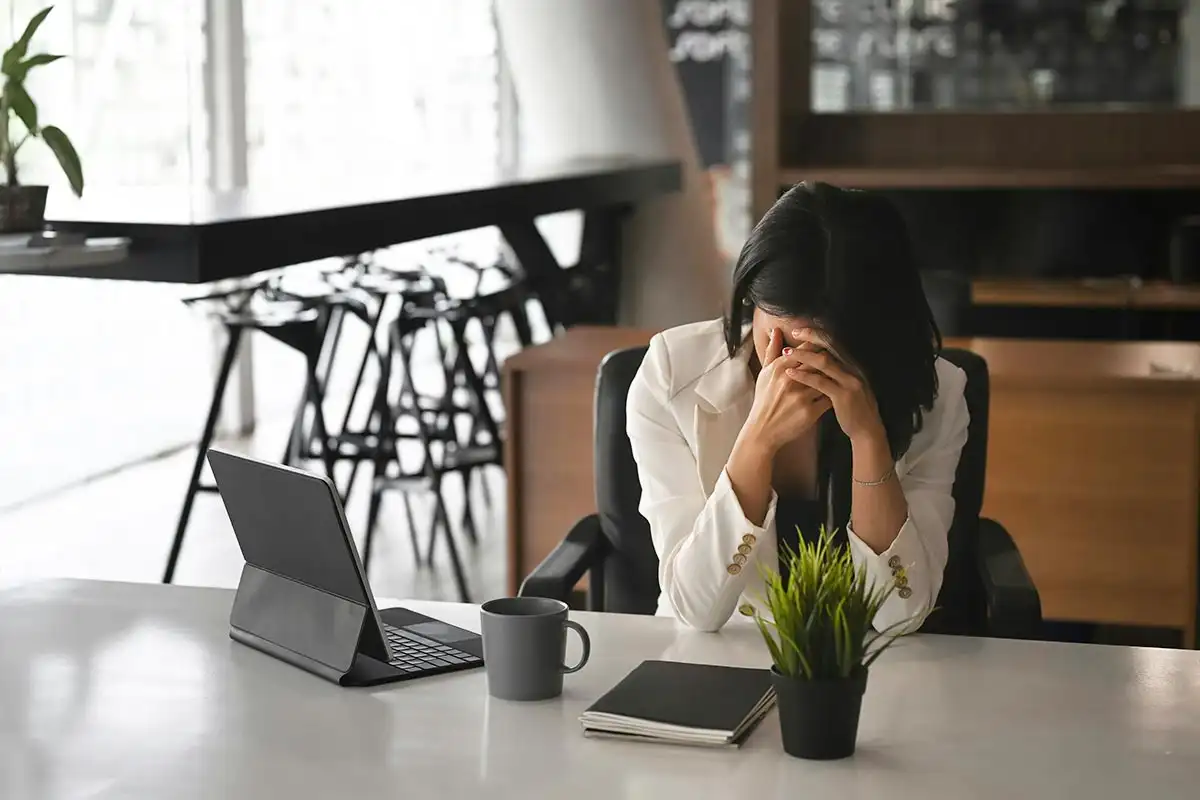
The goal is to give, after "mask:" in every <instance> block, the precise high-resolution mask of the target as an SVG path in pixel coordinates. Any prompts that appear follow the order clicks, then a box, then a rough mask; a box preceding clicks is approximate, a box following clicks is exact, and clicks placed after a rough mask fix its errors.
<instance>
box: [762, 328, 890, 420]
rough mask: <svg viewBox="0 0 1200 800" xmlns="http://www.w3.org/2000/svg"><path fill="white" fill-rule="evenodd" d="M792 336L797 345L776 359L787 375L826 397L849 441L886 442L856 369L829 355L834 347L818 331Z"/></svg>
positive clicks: (867, 388)
mask: <svg viewBox="0 0 1200 800" xmlns="http://www.w3.org/2000/svg"><path fill="white" fill-rule="evenodd" d="M792 337H793V338H794V339H795V340H796V341H797V342H800V343H801V344H800V345H799V346H798V347H796V348H795V349H793V350H789V352H787V353H786V354H785V355H783V356H782V357H781V358H780V359H778V360H777V362H776V363H778V364H780V365H781V366H783V368H784V372H785V374H786V375H787V377H788V378H789V379H790V380H792V381H794V382H795V383H797V384H799V385H800V386H802V387H804V388H806V389H811V390H813V391H816V392H819V393H820V394H821V395H822V396H824V397H827V398H828V399H829V400H830V401H831V403H832V404H833V413H834V414H835V415H837V421H838V425H840V426H841V428H842V432H843V433H845V434H846V436H847V437H849V439H850V440H851V441H852V442H854V441H859V442H865V441H870V440H876V441H877V440H879V439H880V438H882V439H883V440H885V441H886V438H887V433H886V431H885V430H884V427H883V420H882V419H881V418H880V416H879V406H878V405H877V404H876V402H875V395H874V393H872V391H871V387H870V386H868V385H867V382H866V380H865V378H863V377H861V373H860V372H859V370H858V369H856V368H854V367H851V366H848V365H847V364H845V363H843V362H842V361H840V360H839V359H838V358H836V357H835V356H834V355H832V353H833V352H836V349H835V348H834V347H833V345H832V344H831V342H830V341H829V339H828V338H827V337H826V336H825V334H823V333H822V332H820V331H817V330H814V329H812V328H803V329H801V330H796V331H792Z"/></svg>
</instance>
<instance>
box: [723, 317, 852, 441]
mask: <svg viewBox="0 0 1200 800" xmlns="http://www.w3.org/2000/svg"><path fill="white" fill-rule="evenodd" d="M783 353H784V346H783V332H782V331H779V330H775V329H772V330H771V332H770V334H769V338H768V340H767V350H766V353H765V355H764V357H763V365H762V369H761V370H759V373H758V379H757V380H756V381H755V384H754V405H753V407H751V409H750V416H749V417H748V418H747V419H746V426H745V428H743V430H744V431H746V432H750V433H751V435H752V436H753V437H754V438H755V439H756V440H759V441H760V442H762V443H763V444H765V445H766V446H767V448H768V449H769V451H770V454H771V455H774V453H775V452H776V451H777V450H779V448H781V447H783V445H785V444H787V443H788V442H791V441H793V440H794V439H797V438H799V437H800V435H801V434H803V433H804V432H805V431H807V430H808V429H809V428H811V427H812V426H813V425H815V424H816V423H817V420H819V419H820V418H821V416H822V415H823V414H824V413H825V412H827V411H829V409H830V408H834V407H835V405H834V400H833V398H832V397H830V396H829V395H827V394H825V393H824V392H822V391H821V390H820V389H818V388H816V387H811V386H808V385H806V384H804V383H803V382H802V381H799V380H798V379H797V378H794V377H793V376H791V375H790V374H789V373H788V368H789V367H791V366H793V365H794V364H793V362H791V361H789V360H788V359H787V358H785V357H784V356H783Z"/></svg>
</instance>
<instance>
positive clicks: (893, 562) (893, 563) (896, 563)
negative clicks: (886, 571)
mask: <svg viewBox="0 0 1200 800" xmlns="http://www.w3.org/2000/svg"><path fill="white" fill-rule="evenodd" d="M888 566H889V567H891V568H892V569H899V568H900V556H892V557H891V558H889V559H888Z"/></svg>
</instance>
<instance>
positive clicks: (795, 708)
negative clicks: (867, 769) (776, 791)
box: [771, 667, 867, 761]
mask: <svg viewBox="0 0 1200 800" xmlns="http://www.w3.org/2000/svg"><path fill="white" fill-rule="evenodd" d="M771 682H772V683H773V684H774V685H775V695H776V697H777V701H776V702H777V705H778V707H779V732H780V734H781V735H782V736H783V749H784V751H785V752H786V753H787V754H788V755H792V756H796V757H797V758H811V759H818V760H823V761H825V760H831V759H835V758H846V757H848V756H852V755H854V745H855V743H856V742H857V741H858V714H859V711H860V710H861V709H862V698H863V693H864V692H865V691H866V690H867V670H865V669H863V670H860V671H858V672H856V673H855V674H854V675H852V676H850V677H849V678H846V679H845V680H821V681H806V680H801V679H800V678H789V677H787V676H785V675H781V674H780V673H779V672H777V671H776V670H775V668H774V667H772V668H771Z"/></svg>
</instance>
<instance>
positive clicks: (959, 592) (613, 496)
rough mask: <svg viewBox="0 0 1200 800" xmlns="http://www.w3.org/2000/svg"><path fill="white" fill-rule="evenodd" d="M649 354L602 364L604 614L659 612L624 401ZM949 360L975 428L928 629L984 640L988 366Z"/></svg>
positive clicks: (948, 354) (639, 350)
mask: <svg viewBox="0 0 1200 800" xmlns="http://www.w3.org/2000/svg"><path fill="white" fill-rule="evenodd" d="M645 353H646V348H644V347H636V348H630V349H627V350H618V351H616V352H613V353H610V354H609V355H608V356H607V357H606V358H605V359H604V361H603V363H601V365H600V370H599V374H598V376H597V381H596V418H595V436H596V441H595V459H596V461H595V472H596V508H597V510H598V512H599V516H600V522H601V527H602V529H603V531H604V534H605V536H606V537H608V540H609V543H610V544H611V548H610V553H609V556H608V558H607V560H606V561H605V565H604V570H603V574H604V589H605V591H604V609H603V610H605V611H612V612H619V613H631V614H653V613H654V612H655V610H656V608H657V606H658V596H659V591H660V590H659V585H658V555H657V554H656V553H655V551H654V543H653V542H652V540H651V538H650V525H649V523H647V522H646V520H645V518H644V517H643V516H642V515H641V513H640V512H639V511H638V504H639V502H640V501H641V496H642V487H641V484H640V482H639V481H638V475H637V465H636V463H635V462H634V460H633V451H632V449H631V448H630V445H629V437H628V436H627V434H626V432H625V431H626V428H625V400H626V397H627V395H628V394H629V386H630V384H631V383H632V382H633V378H634V376H635V375H636V374H637V370H638V367H639V366H641V363H642V358H643V357H644V356H645ZM942 357H943V358H945V359H946V360H947V361H949V362H950V363H952V364H954V365H956V366H958V367H959V368H960V369H962V370H963V371H964V372H965V373H966V375H967V387H966V401H967V410H968V411H969V413H970V415H971V423H970V429H969V432H968V435H967V443H966V445H964V447H963V452H962V456H961V457H960V459H959V463H958V471H957V473H956V475H955V481H954V498H955V513H954V522H953V524H952V526H951V529H950V534H949V543H950V557H949V560H948V562H947V564H946V572H945V575H944V577H943V581H942V591H941V593H940V594H939V596H938V602H937V610H936V611H935V612H934V613H933V614H931V615H930V618H929V620H928V621H927V622H926V624H925V626H924V629H925V630H927V631H930V632H940V633H960V634H976V635H978V634H982V633H985V632H986V608H985V605H984V599H983V586H982V583H981V581H980V578H979V568H978V558H977V549H978V548H977V540H978V535H979V512H980V508H981V507H982V505H983V485H984V473H985V471H986V468H987V425H988V396H989V387H988V371H987V362H986V361H984V360H983V358H981V357H980V356H978V355H976V354H975V353H971V352H968V351H966V350H954V349H947V350H944V351H943V352H942Z"/></svg>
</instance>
